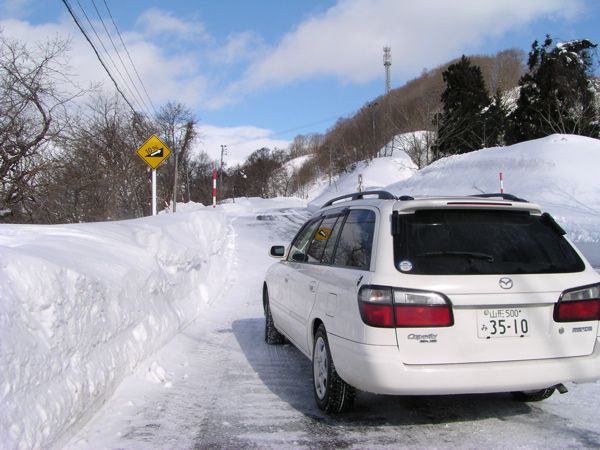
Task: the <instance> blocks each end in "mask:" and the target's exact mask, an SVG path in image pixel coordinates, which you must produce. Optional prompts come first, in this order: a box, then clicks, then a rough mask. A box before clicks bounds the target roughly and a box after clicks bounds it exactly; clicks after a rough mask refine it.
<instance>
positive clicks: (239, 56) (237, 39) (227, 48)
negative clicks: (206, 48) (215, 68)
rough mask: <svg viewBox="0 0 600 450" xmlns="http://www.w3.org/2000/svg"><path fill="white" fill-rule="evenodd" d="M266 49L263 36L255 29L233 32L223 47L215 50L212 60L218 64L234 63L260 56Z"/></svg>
mask: <svg viewBox="0 0 600 450" xmlns="http://www.w3.org/2000/svg"><path fill="white" fill-rule="evenodd" d="M265 50H266V46H265V43H264V41H263V40H262V38H261V37H260V36H259V35H258V34H256V33H255V32H253V31H244V32H241V33H231V34H230V35H229V36H227V42H226V43H225V45H223V46H222V47H221V48H218V49H216V50H214V51H213V52H212V54H211V61H212V62H213V63H216V64H234V63H239V62H245V61H251V60H254V59H256V58H258V57H259V56H260V55H262V54H263V53H264V52H265Z"/></svg>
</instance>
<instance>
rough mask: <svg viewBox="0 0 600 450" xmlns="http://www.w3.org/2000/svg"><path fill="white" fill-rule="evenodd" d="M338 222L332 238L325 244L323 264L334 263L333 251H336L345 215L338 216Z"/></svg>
mask: <svg viewBox="0 0 600 450" xmlns="http://www.w3.org/2000/svg"><path fill="white" fill-rule="evenodd" d="M336 218H337V220H336V222H335V225H334V226H333V229H332V231H331V236H329V239H327V243H326V244H325V250H323V256H322V258H321V263H323V264H331V263H333V251H334V250H335V243H336V242H337V240H338V235H339V234H340V228H341V227H342V224H343V223H344V215H343V214H342V215H339V216H336Z"/></svg>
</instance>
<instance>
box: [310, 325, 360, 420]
mask: <svg viewBox="0 0 600 450" xmlns="http://www.w3.org/2000/svg"><path fill="white" fill-rule="evenodd" d="M319 336H320V337H322V338H323V340H324V341H325V347H326V352H327V359H328V377H327V387H326V393H325V396H324V398H323V399H320V398H319V397H318V396H317V393H316V389H315V387H314V386H315V382H314V376H315V373H314V369H313V389H315V400H316V402H317V405H318V406H319V408H320V409H321V410H323V411H324V412H326V413H332V414H338V413H343V412H346V411H349V410H350V409H351V408H352V405H353V404H354V397H355V395H356V390H355V389H354V388H353V387H352V386H350V385H349V384H348V383H346V382H345V381H344V380H342V378H341V377H340V376H339V375H338V373H337V371H336V370H335V365H334V363H333V359H332V358H331V351H330V350H329V342H328V340H327V333H326V331H325V327H324V326H323V325H319V328H318V329H317V332H316V334H315V343H316V342H317V339H318V338H319ZM313 358H314V349H313Z"/></svg>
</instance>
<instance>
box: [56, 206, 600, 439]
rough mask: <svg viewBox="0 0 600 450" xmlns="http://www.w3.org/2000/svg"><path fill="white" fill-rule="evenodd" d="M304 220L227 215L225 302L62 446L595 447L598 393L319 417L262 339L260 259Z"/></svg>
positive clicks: (285, 351)
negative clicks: (231, 259) (229, 265)
mask: <svg viewBox="0 0 600 450" xmlns="http://www.w3.org/2000/svg"><path fill="white" fill-rule="evenodd" d="M265 206H266V205H265ZM236 208H240V207H239V206H238V207H236ZM304 214H305V213H303V212H301V211H298V210H293V209H287V210H281V209H273V210H265V209H258V210H256V209H254V210H253V209H252V208H249V207H248V208H247V211H245V212H243V213H241V214H240V213H239V210H238V211H237V212H236V213H235V214H231V215H230V223H231V227H230V239H231V242H230V244H231V245H232V246H233V250H234V254H235V255H236V257H235V264H234V270H233V271H232V273H230V278H229V285H228V286H227V288H226V289H227V291H226V292H225V293H224V295H223V296H222V297H221V300H219V301H218V302H212V303H209V305H208V306H207V308H206V310H205V313H204V314H203V315H201V317H199V318H198V319H197V320H195V321H194V322H193V323H192V324H191V325H190V326H189V327H187V328H186V329H185V330H184V332H182V333H180V334H179V335H177V336H176V337H175V338H174V339H173V340H172V341H171V342H170V343H168V344H167V345H166V346H165V347H163V348H162V349H161V350H160V351H159V352H158V353H156V354H155V355H154V356H153V357H152V358H150V359H149V360H147V361H146V362H145V363H144V364H142V365H141V366H140V368H139V369H138V370H137V372H136V373H135V374H134V375H132V376H130V377H128V378H127V379H126V380H125V381H124V382H123V383H122V384H121V385H120V386H119V388H118V390H117V392H116V393H115V394H114V395H113V396H112V398H111V399H110V400H109V401H108V402H107V403H106V404H105V405H104V407H103V408H102V409H101V410H100V412H99V413H98V414H97V415H96V416H95V417H94V419H93V420H92V421H91V422H90V423H88V425H87V426H85V427H84V428H83V429H82V430H80V432H79V433H78V434H77V435H76V436H75V437H74V438H73V439H72V440H71V441H70V442H68V443H67V444H66V445H65V447H66V448H69V449H89V448H95V449H99V448H111V449H117V448H127V449H159V448H160V449H163V448H178V449H187V448H197V449H202V448H211V449H214V448H235V449H237V448H278V449H279V448H332V449H333V448H397V447H413V448H424V447H427V448H447V447H468V448H484V447H521V448H532V447H536V448H541V447H544V448H565V447H577V448H581V447H590V448H598V447H599V446H600V424H598V421H597V420H596V418H597V413H598V409H599V407H598V400H599V399H600V384H588V385H580V386H576V385H569V386H568V387H569V389H570V392H569V393H568V394H566V395H562V396H559V395H558V394H555V395H554V396H553V397H551V398H550V399H549V400H546V401H545V402H543V403H538V404H522V403H518V402H516V401H513V400H512V399H511V397H510V396H509V395H507V394H506V395H505V394H495V395H461V396H443V397H422V396H421V397H387V396H377V395H373V394H367V393H359V394H358V396H357V400H356V406H355V409H354V410H353V411H352V412H351V413H350V414H345V415H341V416H333V417H328V416H326V415H324V414H322V413H321V412H320V411H319V410H318V409H317V407H316V405H315V403H314V400H313V398H312V388H311V365H310V362H309V361H308V360H307V359H306V358H305V357H304V356H303V355H301V354H300V353H299V352H298V351H297V350H296V349H295V348H294V347H292V346H291V345H285V346H281V347H277V346H275V347H273V346H267V345H266V344H265V343H264V340H263V336H264V319H263V315H262V306H261V302H260V298H261V297H260V295H261V286H262V275H263V274H264V271H265V270H266V268H267V267H268V265H269V264H271V263H272V262H273V260H272V259H271V258H269V257H268V256H267V248H268V247H269V246H270V245H272V244H274V243H277V242H284V241H286V239H289V238H290V237H291V235H292V234H293V233H294V232H295V230H296V229H297V227H298V226H299V224H300V222H301V220H302V218H303V217H304Z"/></svg>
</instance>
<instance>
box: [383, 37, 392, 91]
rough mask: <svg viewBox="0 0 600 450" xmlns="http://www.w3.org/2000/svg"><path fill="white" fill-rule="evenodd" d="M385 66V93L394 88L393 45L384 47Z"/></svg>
mask: <svg viewBox="0 0 600 450" xmlns="http://www.w3.org/2000/svg"><path fill="white" fill-rule="evenodd" d="M383 67H385V93H386V94H389V92H390V91H391V90H392V82H391V80H390V67H392V47H383Z"/></svg>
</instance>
